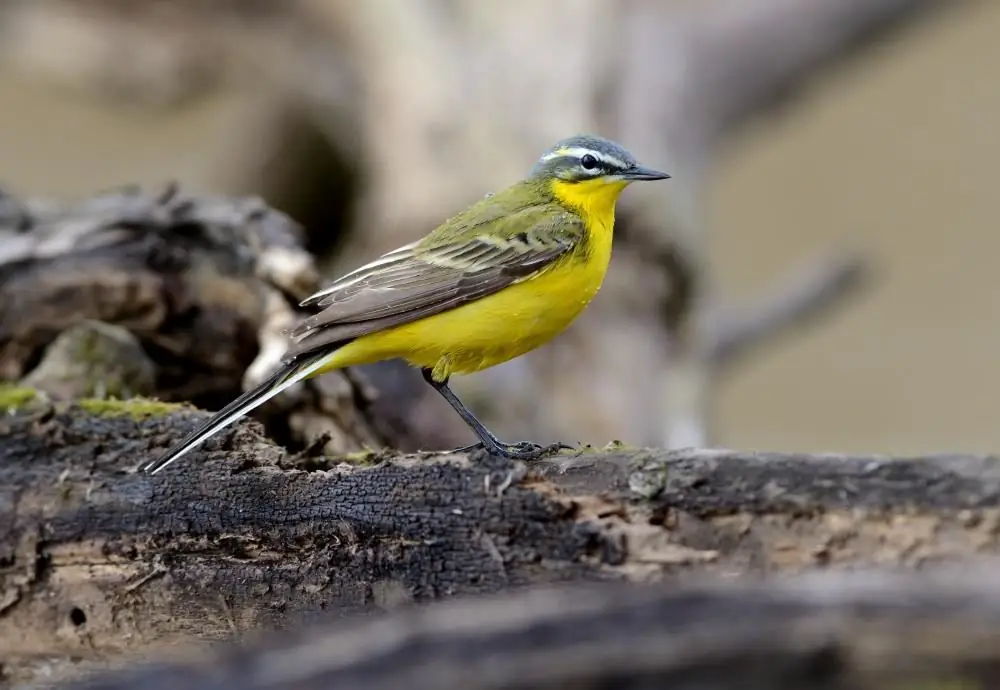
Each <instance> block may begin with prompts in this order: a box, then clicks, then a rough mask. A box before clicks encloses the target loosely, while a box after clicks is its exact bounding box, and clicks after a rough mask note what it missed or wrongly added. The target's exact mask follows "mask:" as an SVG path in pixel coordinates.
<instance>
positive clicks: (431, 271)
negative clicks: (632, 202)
mask: <svg viewBox="0 0 1000 690" xmlns="http://www.w3.org/2000/svg"><path fill="white" fill-rule="evenodd" d="M526 211H532V217H531V219H532V220H533V221H534V222H533V223H531V224H526V223H524V222H523V220H524V219H523V218H522V222H521V223H519V224H518V225H520V227H522V228H525V227H526V226H527V227H526V230H525V232H524V233H520V234H519V235H516V236H513V237H506V238H504V237H502V236H501V237H499V238H498V237H496V236H489V237H483V236H481V235H480V236H473V237H468V236H465V237H460V238H459V239H457V240H456V241H455V242H453V243H438V244H436V245H435V246H432V247H429V248H424V247H421V245H419V244H414V245H410V246H408V247H403V248H400V249H399V250H396V251H395V252H390V253H388V254H386V255H384V256H383V257H380V258H379V259H377V260H375V261H373V262H371V263H370V264H368V265H367V266H363V267H362V268H360V269H358V270H357V271H354V272H353V273H349V274H347V275H346V276H344V277H343V278H341V279H340V280H338V281H336V282H335V283H333V284H332V285H331V286H330V287H328V288H326V289H325V290H321V291H320V292H318V293H316V295H313V296H312V297H310V298H309V299H307V300H306V301H305V302H303V304H304V305H309V306H318V307H320V308H321V309H322V311H320V312H318V313H316V314H314V315H312V316H310V317H308V318H307V319H305V320H303V321H302V322H301V323H300V324H299V325H298V326H297V327H296V328H295V329H293V330H292V331H291V333H290V335H291V336H292V337H293V339H294V340H295V343H294V344H293V345H292V346H291V347H290V348H289V350H288V351H287V353H286V359H287V360H290V359H294V358H297V357H300V356H302V355H303V354H306V353H309V352H315V351H317V350H321V349H326V348H328V347H331V346H333V345H337V344H341V343H344V342H347V341H350V340H353V339H355V338H358V337H360V336H363V335H367V334H370V333H375V332H377V331H381V330H385V329H388V328H392V327H395V326H400V325H402V324H405V323H410V322H412V321H415V320H417V319H422V318H426V317H428V316H432V315H433V314H438V313H441V312H443V311H447V310H449V309H454V308H455V307H458V306H461V305H462V304H467V303H468V302H471V301H473V300H476V299H480V298H482V297H485V296H487V295H489V294H492V293H495V292H497V291H498V290H501V289H503V288H505V287H507V286H508V285H510V284H512V283H514V282H517V281H518V280H522V279H524V278H525V277H526V276H529V275H532V274H534V273H536V272H538V271H539V270H541V269H542V268H544V267H546V266H548V265H550V264H551V263H552V262H553V261H554V260H555V259H557V258H558V257H560V256H563V255H564V254H566V253H567V252H568V251H570V250H571V249H572V248H573V247H574V246H576V243H577V242H578V241H579V240H580V239H581V238H582V237H583V227H582V223H581V222H580V220H579V218H578V217H577V216H575V215H572V214H568V213H565V212H563V211H561V209H560V210H559V211H556V212H553V210H552V209H551V207H533V208H529V209H526ZM519 215H520V214H519Z"/></svg>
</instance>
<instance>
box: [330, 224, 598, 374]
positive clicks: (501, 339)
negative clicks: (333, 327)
mask: <svg viewBox="0 0 1000 690" xmlns="http://www.w3.org/2000/svg"><path fill="white" fill-rule="evenodd" d="M612 222H613V221H612ZM610 230H611V228H610V227H608V228H607V231H606V232H599V233H595V236H594V237H592V241H591V243H590V247H589V249H590V251H589V252H587V254H586V255H584V254H583V253H582V252H575V253H573V254H570V255H568V256H566V257H565V258H564V259H562V260H560V261H559V262H557V263H555V264H553V265H552V266H551V267H549V268H548V269H547V270H545V271H543V272H542V273H540V274H538V275H536V276H534V277H532V278H529V279H527V280H524V281H523V282H520V283H516V284H514V285H511V286H509V287H507V288H506V289H504V290H501V291H500V292H497V293H495V294H493V295H490V296H488V297H484V298H482V299H479V300H476V301H475V302H470V303H469V304H465V305H463V306H461V307H458V308H456V309H452V310H450V311H447V312H443V313H441V314H436V315H434V316H430V317H427V318H425V319H421V320H419V321H415V322H413V323H409V324H404V325H402V326H397V327H396V328H392V329H389V330H386V331H382V332H379V333H373V334H371V335H366V336H363V337H361V338H358V339H357V340H355V341H353V342H351V343H348V344H347V345H345V346H344V347H342V348H340V349H339V350H337V351H336V352H335V353H333V354H332V355H331V357H330V360H329V362H328V363H327V364H326V365H325V366H324V367H323V368H322V369H321V370H320V371H318V372H317V374H319V373H323V372H326V371H330V370H332V369H339V368H342V367H346V366H356V365H359V364H370V363H372V362H377V361H380V360H384V359H393V358H397V357H398V358H402V359H405V360H407V361H408V362H409V363H410V364H412V365H415V366H419V367H427V368H431V369H434V378H435V379H437V380H444V379H445V378H447V377H448V376H450V375H452V374H468V373H472V372H475V371H480V370H482V369H486V368H488V367H492V366H495V365H497V364H501V363H502V362H506V361H507V360H509V359H513V358H514V357H518V356H519V355H522V354H525V353H526V352H529V351H531V350H534V349H535V348H537V347H539V346H541V345H544V344H545V343H546V342H548V341H549V340H551V339H552V338H553V337H555V336H557V335H558V334H559V333H561V332H562V331H563V330H564V329H565V328H566V327H567V326H569V324H570V323H571V322H572V321H573V320H574V319H575V318H576V317H577V316H578V315H579V314H580V312H582V311H583V309H584V308H585V307H586V306H587V304H588V303H589V302H590V300H591V299H592V298H593V297H594V295H595V294H596V293H597V291H598V289H599V288H600V286H601V283H602V282H603V280H604V274H605V273H606V272H607V268H608V262H609V260H610V258H611V232H610Z"/></svg>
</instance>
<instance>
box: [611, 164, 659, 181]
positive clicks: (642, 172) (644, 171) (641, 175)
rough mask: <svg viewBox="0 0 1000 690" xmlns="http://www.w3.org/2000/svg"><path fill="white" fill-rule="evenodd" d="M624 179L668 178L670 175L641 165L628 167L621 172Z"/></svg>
mask: <svg viewBox="0 0 1000 690" xmlns="http://www.w3.org/2000/svg"><path fill="white" fill-rule="evenodd" d="M621 176H622V179H625V180H668V179H670V175H668V174H667V173H665V172H660V171H659V170H653V169H652V168H644V167H642V166H641V165H637V166H635V167H632V168H629V169H628V170H626V171H625V172H623V173H622V174H621Z"/></svg>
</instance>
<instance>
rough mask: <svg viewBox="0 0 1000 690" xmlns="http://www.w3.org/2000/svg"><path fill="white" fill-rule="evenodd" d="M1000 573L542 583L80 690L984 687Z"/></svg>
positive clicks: (992, 661)
mask: <svg viewBox="0 0 1000 690" xmlns="http://www.w3.org/2000/svg"><path fill="white" fill-rule="evenodd" d="M998 577H1000V564H997V563H993V564H992V566H991V567H985V566H984V567H982V568H980V569H978V570H973V571H972V572H971V573H970V572H968V571H965V572H956V571H955V570H954V569H951V570H949V571H945V572H942V573H940V574H936V575H935V576H933V577H932V576H928V575H924V576H916V575H914V574H912V573H910V574H907V573H896V574H887V573H871V572H862V573H853V574H846V573H832V572H829V573H812V574H809V575H807V576H799V577H796V578H788V579H784V578H783V579H781V580H777V581H774V582H771V583H759V582H746V581H741V582H730V583H724V582H718V581H714V582H712V583H708V584H697V585H688V586H684V587H680V588H676V587H665V586H662V585H660V586H649V587H640V586H635V585H633V586H623V585H621V584H620V583H617V584H615V583H604V584H601V585H590V586H581V585H571V586H562V587H558V588H543V589H538V590H533V591H527V592H524V591H522V592H517V593H508V594H506V595H504V596H499V597H487V598H481V599H478V600H471V599H465V600H463V601H450V602H445V603H442V604H436V605H434V606H430V607H422V608H421V607H411V608H407V609H405V610H400V611H396V612H393V613H391V614H389V615H387V616H386V617H383V618H378V619H374V620H367V621H351V622H345V621H341V622H339V624H332V625H326V626H322V627H316V628H310V629H308V630H305V631H301V632H300V633H297V634H294V635H287V636H274V635H271V636H267V637H265V638H264V639H263V640H257V641H255V642H254V643H253V644H252V645H249V649H243V650H240V649H236V648H226V649H224V650H222V651H221V652H219V653H214V654H211V653H209V654H204V655H203V656H207V658H203V659H201V660H199V662H197V663H192V664H189V665H182V664H176V665H164V664H160V665H157V666H152V667H140V668H136V669H132V670H129V671H126V672H123V673H119V674H114V675H109V676H107V677H105V678H100V679H93V680H92V681H91V682H86V683H80V684H74V685H72V686H69V687H72V688H73V690H159V689H160V688H163V689H164V690H166V689H168V688H177V687H185V688H189V689H190V690H307V689H309V690H314V689H319V688H352V690H438V689H439V688H466V689H468V690H500V689H501V688H503V689H504V690H529V689H530V690H548V689H551V690H556V689H562V688H612V687H613V688H622V689H623V690H630V689H636V690H638V689H647V688H662V689H664V690H674V689H676V690H682V689H684V690H686V689H689V688H703V689H704V690H786V689H787V690H808V689H813V688H816V689H818V688H822V689H823V690H848V689H850V690H865V689H875V688H885V689H886V690H889V689H891V690H900V689H901V688H914V689H917V688H921V689H924V688H926V689H930V688H935V689H942V690H943V689H948V690H952V689H954V690H965V689H967V688H968V689H972V688H977V689H978V688H984V689H985V688H991V687H996V683H997V678H998V674H1000V594H998V589H997V587H996V584H995V583H996V581H997V579H998ZM203 651H205V650H203Z"/></svg>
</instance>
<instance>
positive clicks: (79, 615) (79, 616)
mask: <svg viewBox="0 0 1000 690" xmlns="http://www.w3.org/2000/svg"><path fill="white" fill-rule="evenodd" d="M69 620H70V622H71V623H72V624H73V625H75V626H76V627H78V628H79V627H80V626H81V625H83V624H84V623H86V622H87V614H86V613H84V612H83V609H81V608H80V607H78V606H74V607H73V608H72V609H71V610H70V612H69Z"/></svg>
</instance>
